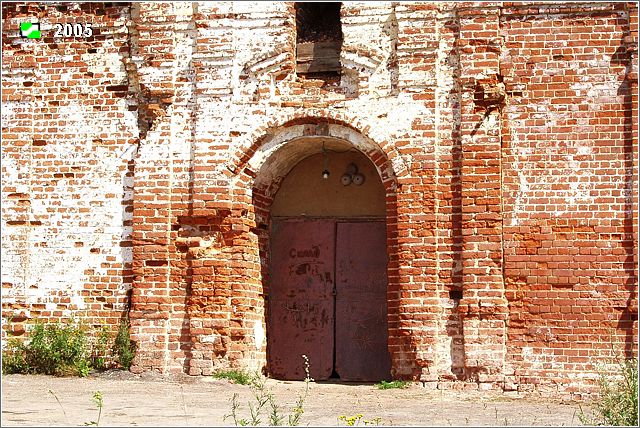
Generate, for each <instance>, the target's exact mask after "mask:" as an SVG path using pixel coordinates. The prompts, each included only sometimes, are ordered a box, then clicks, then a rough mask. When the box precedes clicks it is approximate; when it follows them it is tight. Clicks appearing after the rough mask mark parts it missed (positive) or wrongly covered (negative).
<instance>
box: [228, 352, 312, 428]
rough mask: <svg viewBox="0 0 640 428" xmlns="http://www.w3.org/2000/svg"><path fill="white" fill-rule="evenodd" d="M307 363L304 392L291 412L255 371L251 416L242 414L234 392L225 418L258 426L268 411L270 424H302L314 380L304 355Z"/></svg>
mask: <svg viewBox="0 0 640 428" xmlns="http://www.w3.org/2000/svg"><path fill="white" fill-rule="evenodd" d="M302 358H303V359H304V364H305V373H306V377H305V380H304V382H305V389H304V392H302V393H301V394H300V395H299V397H298V399H297V400H296V403H295V404H294V406H293V409H292V410H291V412H290V413H289V414H285V413H284V412H283V408H282V406H280V405H279V404H278V403H277V401H276V398H275V395H274V394H273V392H272V390H271V389H269V388H267V386H266V378H264V377H262V376H261V375H260V374H258V373H255V374H253V375H251V380H250V381H249V385H250V386H251V392H252V394H253V400H252V401H249V403H248V407H249V417H248V418H243V417H241V416H240V414H239V413H240V403H239V402H238V394H233V397H232V398H231V413H229V414H228V415H225V416H224V419H225V420H227V419H232V420H233V423H234V425H235V426H258V425H260V424H261V423H262V417H263V415H264V414H265V413H266V415H267V418H268V421H267V425H269V426H282V425H285V424H286V425H288V426H297V425H299V424H300V418H301V416H302V414H303V413H304V402H305V400H306V398H307V396H308V394H309V383H310V382H313V379H312V378H311V376H310V374H309V359H308V358H307V356H306V355H303V356H302Z"/></svg>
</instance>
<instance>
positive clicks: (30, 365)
mask: <svg viewBox="0 0 640 428" xmlns="http://www.w3.org/2000/svg"><path fill="white" fill-rule="evenodd" d="M2 354H3V355H2V371H3V373H42V374H48V375H55V376H68V375H79V376H87V375H88V374H89V371H90V368H91V360H90V357H89V354H90V353H89V342H88V338H87V333H86V329H85V328H84V326H82V325H79V324H75V323H73V322H72V321H70V322H68V323H67V324H66V325H61V324H57V323H56V324H46V325H45V324H42V323H36V324H35V325H34V327H33V330H32V331H31V333H30V335H29V341H28V343H27V344H24V343H22V342H20V341H18V340H17V339H11V340H9V342H8V343H7V348H6V349H5V350H4V351H3V353H2Z"/></svg>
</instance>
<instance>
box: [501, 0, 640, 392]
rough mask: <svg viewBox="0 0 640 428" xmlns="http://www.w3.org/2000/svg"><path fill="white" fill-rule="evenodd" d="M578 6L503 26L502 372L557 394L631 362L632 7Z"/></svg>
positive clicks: (544, 10)
mask: <svg viewBox="0 0 640 428" xmlns="http://www.w3.org/2000/svg"><path fill="white" fill-rule="evenodd" d="M576 8H577V5H574V6H573V7H572V8H568V9H566V8H562V9H558V8H557V7H556V8H551V7H545V6H540V7H533V8H532V7H527V8H525V7H522V6H517V5H514V6H512V7H509V8H506V9H505V10H504V15H503V17H502V18H501V27H502V32H503V37H504V40H505V48H506V50H505V59H506V61H504V62H503V63H502V64H501V71H502V73H503V74H504V79H505V84H506V88H507V91H508V92H509V93H510V98H509V104H508V105H507V106H506V108H505V109H504V114H503V116H502V126H503V135H502V138H503V146H502V162H503V206H504V251H505V266H504V268H505V271H504V273H505V286H506V291H507V297H508V300H509V324H508V325H509V340H508V348H509V351H508V353H507V355H508V356H509V358H508V359H507V364H508V366H509V367H510V369H509V371H508V374H509V378H510V379H512V381H513V383H516V384H527V388H533V387H534V386H535V385H537V384H545V385H544V386H543V387H544V388H548V389H550V390H551V391H557V390H561V391H562V390H567V389H570V387H569V386H568V385H569V384H571V383H572V382H573V381H575V380H577V379H579V378H580V376H583V377H587V376H586V375H585V374H584V373H586V372H591V373H592V375H591V378H593V377H594V376H596V375H595V374H593V371H594V369H595V368H596V367H595V366H596V364H597V363H598V362H602V361H603V358H611V357H614V356H616V355H617V356H625V357H630V356H632V355H633V354H636V353H637V352H636V351H637V294H636V293H635V290H636V287H637V270H636V266H637V234H635V232H634V226H633V224H634V219H633V215H634V214H633V212H634V206H636V208H637V205H634V200H633V198H634V197H637V164H636V165H634V159H636V158H637V140H635V139H634V136H633V130H632V112H633V111H634V110H635V109H636V108H637V105H635V106H634V104H632V94H633V93H634V92H635V91H634V87H635V84H636V83H635V82H636V80H635V77H633V76H632V75H631V70H632V68H633V67H634V66H633V65H632V61H637V57H636V56H635V52H634V51H632V50H630V47H631V46H630V44H629V43H630V40H628V39H626V38H628V37H629V31H630V29H631V28H632V27H631V25H632V23H631V22H630V9H633V6H632V5H629V4H621V3H619V4H609V5H597V6H596V5H593V6H591V7H590V8H589V9H590V10H589V9H587V10H580V9H576ZM634 13H635V12H634ZM633 49H635V48H633ZM634 176H635V179H634ZM632 186H633V187H632ZM634 188H635V189H636V190H635V192H636V193H635V195H636V196H634V194H633V192H634V190H633V189H634ZM556 368H557V369H556ZM521 388H523V387H522V386H521Z"/></svg>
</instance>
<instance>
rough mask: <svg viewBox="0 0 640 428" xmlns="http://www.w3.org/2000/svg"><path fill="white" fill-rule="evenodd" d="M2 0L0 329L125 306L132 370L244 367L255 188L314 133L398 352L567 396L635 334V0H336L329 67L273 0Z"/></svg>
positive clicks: (451, 375)
mask: <svg viewBox="0 0 640 428" xmlns="http://www.w3.org/2000/svg"><path fill="white" fill-rule="evenodd" d="M2 14H3V15H2V18H3V39H2V42H3V53H2V55H3V59H2V140H3V141H2V303H3V318H2V320H3V332H2V333H3V340H4V339H6V338H7V337H10V336H18V337H21V336H24V330H25V326H26V325H28V323H29V322H30V321H31V320H34V319H40V320H61V319H68V318H70V317H74V318H75V319H81V320H83V321H85V322H87V323H88V324H90V325H93V326H95V327H100V326H102V325H107V326H109V327H110V328H112V329H114V330H115V329H116V328H117V326H118V324H119V322H120V319H121V317H122V316H123V315H124V314H126V313H127V312H128V313H129V315H130V318H131V321H132V327H131V334H132V338H133V340H134V341H136V343H137V345H138V353H137V356H136V359H135V361H134V366H133V368H132V370H134V371H137V372H141V371H149V370H154V371H159V372H162V373H170V372H186V373H189V374H192V375H208V374H210V373H212V372H213V371H214V370H215V369H217V368H220V367H247V368H262V367H264V366H265V364H266V361H267V358H266V352H267V349H266V339H265V337H266V334H268V331H269V326H268V325H267V324H266V322H265V310H266V305H265V296H268V293H269V274H268V271H269V252H268V248H269V232H268V230H269V225H270V215H269V211H270V205H271V202H272V201H273V197H274V195H275V194H276V192H277V190H278V186H279V184H280V182H281V181H282V178H283V176H284V175H285V174H286V171H287V170H288V169H287V166H288V167H291V166H292V165H290V164H291V163H292V162H295V161H296V160H299V159H300V158H299V156H300V154H299V153H297V152H296V149H295V146H294V145H295V141H294V142H292V140H295V139H297V138H305V137H309V136H325V137H332V138H337V139H340V140H342V141H346V142H348V143H349V144H351V145H353V146H354V147H355V148H357V149H358V150H360V151H361V152H362V153H364V154H365V155H367V156H368V157H369V158H370V159H371V160H372V162H373V163H374V165H375V166H376V168H377V170H378V172H379V175H380V179H381V181H382V183H383V186H384V189H385V193H386V213H387V242H388V255H389V265H388V279H389V286H388V325H389V344H388V346H389V352H390V354H391V359H392V372H393V374H394V376H396V377H400V378H407V379H414V380H420V381H422V382H423V383H424V385H425V386H429V387H438V388H481V389H492V388H499V389H504V390H505V391H519V392H527V393H540V394H563V395H574V396H580V395H582V394H588V393H590V392H592V391H594V385H595V381H596V380H597V376H598V375H597V370H598V368H599V367H601V364H605V363H607V362H609V361H610V360H611V358H612V357H614V356H616V355H618V356H620V355H621V356H625V357H631V356H634V355H635V356H637V349H638V342H637V335H638V323H637V318H638V316H637V314H638V303H637V302H638V297H637V278H638V276H637V274H638V271H637V263H638V258H637V233H638V229H637V220H638V218H637V204H638V185H637V183H638V181H637V178H638V163H637V155H638V135H637V130H638V126H637V125H638V122H637V105H638V99H637V68H638V63H637V37H638V34H637V28H638V10H637V5H636V4H635V3H631V2H630V3H588V2H583V3H558V4H553V3H541V2H539V3H536V2H526V3H518V2H468V3H467V2H456V3H453V2H452V3H448V2H441V3H431V2H429V3H426V2H425V3H409V2H399V3H392V2H376V3H365V2H345V3H343V5H342V10H341V22H342V31H343V45H342V51H341V57H340V60H341V64H342V72H341V78H340V80H339V81H331V80H328V81H326V82H325V81H322V80H316V79H310V78H305V76H298V75H296V73H295V68H296V59H295V44H296V28H295V25H296V23H295V12H294V5H293V3H289V2H256V3H245V2H238V3H233V2H200V3H185V2H175V3H168V2H165V3H163V2H138V3H131V4H127V3H78V4H76V3H49V4H44V3H42V4H41V3H7V4H3V9H2ZM36 17H37V18H38V19H39V21H40V23H41V27H42V29H43V34H44V36H43V38H42V39H40V40H31V39H22V38H20V37H19V34H18V28H19V23H20V22H21V21H22V20H24V19H30V18H36ZM65 22H68V23H87V22H89V23H93V27H94V34H93V36H92V37H90V38H74V37H70V38H54V37H52V36H51V33H52V28H53V26H54V25H55V24H56V23H65ZM276 150H277V151H278V153H277V155H275V156H273V154H274V153H275V152H276ZM296 156H298V157H296ZM451 292H461V293H462V299H452V298H450V297H451V294H450V293H451ZM9 320H11V322H10V323H9V322H8V321H9Z"/></svg>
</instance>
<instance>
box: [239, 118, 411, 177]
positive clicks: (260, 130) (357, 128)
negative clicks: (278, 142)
mask: <svg viewBox="0 0 640 428" xmlns="http://www.w3.org/2000/svg"><path fill="white" fill-rule="evenodd" d="M305 125H308V126H313V125H316V126H327V127H330V126H331V125H333V127H332V128H333V129H332V131H333V134H331V133H330V134H328V136H334V137H336V138H341V139H344V140H346V141H350V140H349V138H348V134H351V136H359V137H358V138H357V139H358V140H360V141H361V142H362V143H363V146H364V145H368V146H369V148H370V149H374V148H378V149H379V150H380V151H381V154H383V155H384V157H385V158H386V159H387V160H388V161H389V162H390V165H391V166H392V168H393V175H394V176H395V177H396V178H400V177H404V176H406V175H408V173H409V168H408V166H407V165H406V163H405V161H404V159H403V158H402V156H401V155H400V152H399V151H398V149H397V148H396V146H395V145H394V144H393V142H391V141H389V140H390V138H389V137H390V136H388V135H385V132H384V131H383V130H381V129H379V128H377V127H376V126H374V125H371V124H369V123H367V122H365V121H364V120H363V119H361V118H358V117H353V116H350V115H347V114H345V113H343V112H335V111H332V110H324V109H307V110H298V111H296V112H292V113H290V114H285V115H282V116H281V117H280V118H278V119H272V120H269V121H267V122H266V123H265V124H263V125H261V126H259V127H257V128H256V129H255V130H254V131H253V132H252V133H250V134H248V135H247V136H246V137H245V138H244V140H243V141H242V142H240V144H239V147H238V149H237V150H236V152H235V153H234V156H233V158H232V161H231V162H230V166H229V169H230V170H231V172H233V173H236V174H237V173H239V172H240V171H242V170H243V169H244V168H245V167H246V166H247V164H248V163H249V161H250V160H251V159H252V158H254V156H255V154H256V153H257V152H259V150H260V149H261V148H262V147H263V146H264V145H266V144H274V143H273V141H274V138H276V137H277V136H280V138H282V136H283V135H286V134H285V133H286V131H293V132H294V134H293V135H291V137H302V136H304V135H303V134H302V135H296V134H295V132H296V131H298V130H296V129H294V127H296V126H305ZM345 137H347V138H345ZM350 142H351V143H352V144H353V143H356V141H350ZM358 148H360V147H358ZM372 161H374V164H376V161H375V160H374V159H372ZM376 166H378V164H376ZM252 172H254V173H255V171H253V169H250V170H249V174H251V173H252Z"/></svg>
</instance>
